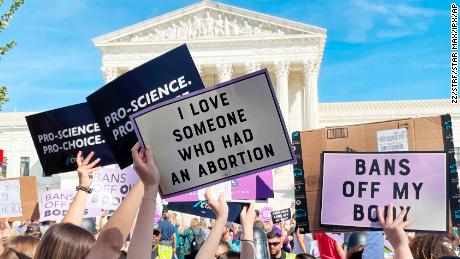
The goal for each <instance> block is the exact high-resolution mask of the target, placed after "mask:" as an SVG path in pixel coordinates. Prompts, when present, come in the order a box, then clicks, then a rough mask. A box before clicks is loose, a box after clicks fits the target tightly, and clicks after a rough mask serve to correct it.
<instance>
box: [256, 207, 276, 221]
mask: <svg viewBox="0 0 460 259" xmlns="http://www.w3.org/2000/svg"><path fill="white" fill-rule="evenodd" d="M272 211H273V208H272V207H269V206H265V207H263V208H262V209H260V214H259V218H260V219H261V220H262V221H270V222H271V221H272Z"/></svg>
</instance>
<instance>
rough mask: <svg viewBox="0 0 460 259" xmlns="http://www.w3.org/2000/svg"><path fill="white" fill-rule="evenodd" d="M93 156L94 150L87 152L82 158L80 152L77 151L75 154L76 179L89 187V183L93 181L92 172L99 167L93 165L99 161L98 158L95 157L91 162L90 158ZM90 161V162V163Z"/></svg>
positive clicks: (80, 183)
mask: <svg viewBox="0 0 460 259" xmlns="http://www.w3.org/2000/svg"><path fill="white" fill-rule="evenodd" d="M93 156H94V151H93V152H91V153H89V155H88V156H87V157H86V158H85V159H83V157H82V152H81V151H78V154H77V166H78V168H77V172H78V181H79V185H81V186H85V187H89V186H91V183H93V173H94V171H96V170H98V169H99V168H100V167H99V166H98V167H95V166H96V165H97V164H98V163H99V161H101V159H100V158H97V159H96V160H94V161H93V162H91V158H93ZM90 162H91V163H90Z"/></svg>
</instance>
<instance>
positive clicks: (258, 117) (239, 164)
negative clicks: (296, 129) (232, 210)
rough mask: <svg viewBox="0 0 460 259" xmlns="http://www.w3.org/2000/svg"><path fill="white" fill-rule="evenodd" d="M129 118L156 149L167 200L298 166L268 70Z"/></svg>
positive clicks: (154, 153)
mask: <svg viewBox="0 0 460 259" xmlns="http://www.w3.org/2000/svg"><path fill="white" fill-rule="evenodd" d="M131 118H132V120H133V124H134V125H135V129H136V133H138V136H139V140H140V142H141V143H142V145H150V146H151V147H152V148H153V156H154V157H155V161H156V164H157V165H158V168H159V169H160V172H161V173H162V177H161V180H160V194H161V195H162V197H163V198H164V197H172V196H175V195H177V194H180V193H185V192H189V191H191V190H193V189H197V188H203V187H205V186H208V185H213V184H216V183H219V182H223V181H226V180H227V181H228V180H231V179H233V178H238V177H241V176H245V175H249V174H253V173H257V172H261V171H264V170H268V169H272V168H276V167H280V166H283V165H287V164H292V163H294V161H295V157H294V153H293V151H292V147H291V143H290V139H289V135H288V134H287V130H286V127H285V125H284V121H283V118H282V116H281V112H280V109H279V106H278V103H277V101H276V97H275V94H274V90H273V88H272V87H271V82H270V79H269V76H268V72H267V70H261V71H258V72H255V73H252V74H249V75H246V76H243V77H240V78H236V79H233V80H231V81H228V82H225V83H222V84H219V85H216V86H214V87H211V88H208V89H203V90H201V91H197V92H195V93H191V94H189V95H187V96H182V97H179V98H176V99H173V100H170V101H167V102H164V103H161V104H159V105H157V106H154V107H151V108H149V109H145V110H143V111H141V112H138V113H136V114H134V115H131ZM157 122H161V123H157ZM157 147H158V148H157Z"/></svg>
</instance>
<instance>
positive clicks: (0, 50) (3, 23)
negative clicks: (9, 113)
mask: <svg viewBox="0 0 460 259" xmlns="http://www.w3.org/2000/svg"><path fill="white" fill-rule="evenodd" d="M3 3H4V0H0V7H1V6H2V5H3ZM22 4H24V0H13V3H11V5H10V8H8V10H7V11H6V13H4V14H2V16H0V33H1V32H2V31H4V30H5V29H6V28H7V27H8V25H9V23H10V20H11V18H13V15H14V13H15V12H16V11H17V10H19V7H21V5H22ZM14 46H16V42H15V41H14V40H11V41H9V42H8V43H6V44H5V45H0V59H2V57H3V55H5V54H6V53H7V52H8V51H10V50H11V49H12V48H13V47H14ZM6 94H7V89H6V87H5V86H0V110H1V107H2V105H3V104H5V103H6V102H8V97H7V96H6Z"/></svg>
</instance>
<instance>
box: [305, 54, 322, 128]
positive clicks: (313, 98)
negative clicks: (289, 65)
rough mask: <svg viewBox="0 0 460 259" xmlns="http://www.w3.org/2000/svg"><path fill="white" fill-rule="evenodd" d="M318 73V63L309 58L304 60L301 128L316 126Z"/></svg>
mask: <svg viewBox="0 0 460 259" xmlns="http://www.w3.org/2000/svg"><path fill="white" fill-rule="evenodd" d="M318 74H319V64H318V63H317V62H315V61H312V60H309V61H306V62H304V70H303V79H304V84H303V96H302V97H303V98H302V99H303V109H302V126H303V130H312V129H317V128H318Z"/></svg>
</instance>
